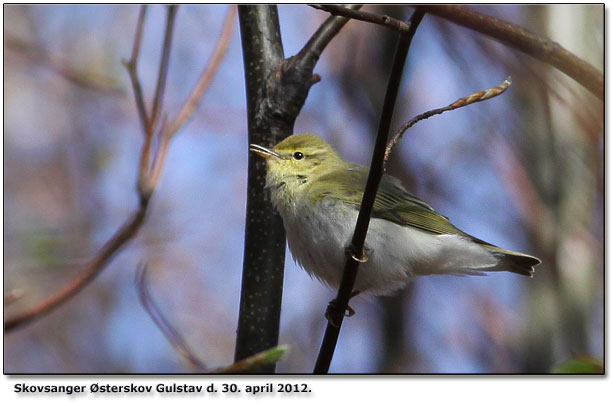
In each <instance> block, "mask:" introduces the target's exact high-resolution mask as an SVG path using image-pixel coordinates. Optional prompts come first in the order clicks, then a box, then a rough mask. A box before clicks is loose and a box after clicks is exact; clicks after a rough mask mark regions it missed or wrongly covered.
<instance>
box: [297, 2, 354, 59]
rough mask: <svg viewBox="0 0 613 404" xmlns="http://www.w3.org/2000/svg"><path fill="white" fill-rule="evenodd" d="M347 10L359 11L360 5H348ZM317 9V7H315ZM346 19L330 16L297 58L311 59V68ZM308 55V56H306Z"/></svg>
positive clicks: (345, 22)
mask: <svg viewBox="0 0 613 404" xmlns="http://www.w3.org/2000/svg"><path fill="white" fill-rule="evenodd" d="M313 7H315V6H313ZM345 7H346V9H348V10H359V9H360V8H361V7H362V5H361V4H350V5H348V6H345ZM315 8H317V7H315ZM348 21H349V18H348V17H342V16H334V15H332V16H330V17H328V18H327V19H326V20H325V21H324V22H323V23H322V24H321V25H320V26H319V28H317V31H315V33H314V34H313V35H312V36H311V38H309V40H308V41H307V43H306V44H305V45H304V46H303V47H302V49H301V50H300V52H299V53H298V55H297V56H298V57H299V58H306V57H311V58H312V59H313V62H312V64H313V66H315V63H316V62H317V60H318V59H319V57H320V56H321V54H322V52H323V51H324V49H325V48H326V46H328V44H329V43H330V41H331V40H332V39H333V38H334V37H335V36H336V34H338V32H339V31H340V30H341V28H343V27H344V26H345V24H347V22H348ZM307 55H309V56H307Z"/></svg>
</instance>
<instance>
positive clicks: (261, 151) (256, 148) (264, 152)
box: [249, 144, 281, 159]
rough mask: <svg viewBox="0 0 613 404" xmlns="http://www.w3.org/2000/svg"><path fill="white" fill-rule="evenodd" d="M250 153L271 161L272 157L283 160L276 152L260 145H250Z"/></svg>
mask: <svg viewBox="0 0 613 404" xmlns="http://www.w3.org/2000/svg"><path fill="white" fill-rule="evenodd" d="M249 151H252V152H254V153H255V154H257V155H260V156H262V157H264V158H265V159H269V158H271V157H275V158H281V155H280V154H279V153H277V152H276V151H274V150H271V149H267V148H266V147H264V146H260V145H259V144H250V145H249Z"/></svg>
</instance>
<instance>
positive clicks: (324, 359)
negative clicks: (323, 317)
mask: <svg viewBox="0 0 613 404" xmlns="http://www.w3.org/2000/svg"><path fill="white" fill-rule="evenodd" d="M423 16H424V12H423V11H422V10H421V9H420V8H417V9H416V10H415V12H414V13H413V15H412V16H411V20H410V22H409V23H410V26H409V31H408V32H407V34H406V35H401V36H399V38H398V45H397V48H396V55H395V56H394V63H393V65H392V71H391V73H390V78H389V81H388V85H387V90H386V93H385V100H384V102H383V110H382V112H381V119H380V121H379V130H378V131H377V140H376V143H375V149H374V151H373V156H372V161H371V165H370V170H369V172H368V179H367V181H366V189H365V190H364V196H363V197H362V204H361V206H360V212H359V214H358V220H357V223H356V226H355V231H354V233H353V238H352V240H351V246H350V251H351V256H350V257H348V258H347V261H346V264H345V270H344V271H343V277H342V279H341V284H340V287H339V289H338V293H337V295H336V299H335V304H334V305H331V306H329V307H328V314H329V316H328V318H329V320H328V326H327V327H326V332H325V334H324V339H323V342H322V344H321V349H320V351H319V356H318V357H317V362H316V364H315V369H314V373H327V372H328V369H329V368H330V362H331V361H332V356H333V355H334V350H335V348H336V343H337V341H338V336H339V334H340V329H341V325H342V322H343V317H344V314H345V311H346V310H347V306H348V304H349V299H350V298H351V294H352V292H353V284H354V283H355V278H356V276H357V273H358V265H359V263H360V259H361V257H362V254H363V250H364V242H365V240H366V233H367V231H368V225H369V222H370V214H371V212H372V208H373V206H374V203H375V198H376V195H377V188H378V187H379V183H380V182H381V177H382V176H383V169H384V167H383V165H384V155H385V150H386V144H387V136H388V133H389V130H390V125H391V121H392V115H393V113H394V105H395V103H396V96H397V94H398V89H399V88H400V80H401V79H402V71H403V69H404V63H405V60H406V57H407V55H408V52H409V47H410V45H411V40H412V39H413V36H414V35H415V32H416V30H417V27H418V26H419V23H420V22H421V20H422V18H423ZM356 255H357V256H358V257H360V258H356Z"/></svg>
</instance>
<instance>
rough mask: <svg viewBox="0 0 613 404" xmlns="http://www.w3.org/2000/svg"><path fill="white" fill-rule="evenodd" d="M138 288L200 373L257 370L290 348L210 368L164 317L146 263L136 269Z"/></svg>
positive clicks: (172, 340)
mask: <svg viewBox="0 0 613 404" xmlns="http://www.w3.org/2000/svg"><path fill="white" fill-rule="evenodd" d="M136 289H137V290H138V296H139V298H140V301H141V303H142V305H143V307H144V308H145V310H147V313H149V316H151V318H152V319H153V322H154V323H155V324H156V325H157V326H158V328H159V329H160V331H162V333H163V334H164V336H165V337H166V339H167V340H168V341H169V342H170V344H171V345H172V346H173V348H174V349H175V350H176V351H177V352H178V353H179V354H180V355H181V356H182V357H183V358H184V359H185V360H186V361H187V362H188V363H189V364H190V365H191V366H192V367H193V368H194V369H195V370H197V371H199V372H200V373H224V374H225V373H230V374H232V373H245V372H249V371H253V370H257V369H258V368H259V367H261V366H264V365H270V364H274V363H276V362H277V361H278V360H279V359H281V357H282V356H283V355H284V354H285V353H286V352H287V351H288V350H289V347H288V346H287V345H281V346H277V347H274V348H271V349H268V350H266V351H264V352H260V353H257V354H255V355H253V356H250V357H248V358H245V359H243V360H241V361H238V362H235V363H233V364H231V365H229V366H226V367H223V368H218V369H214V370H210V369H208V368H207V367H206V365H205V364H204V362H202V360H200V359H199V358H198V357H197V356H196V355H195V354H194V353H193V351H192V349H191V348H190V347H189V345H188V344H187V342H186V341H185V339H183V336H182V335H181V334H180V333H179V332H178V331H177V330H176V329H175V328H174V327H173V326H172V324H170V322H169V321H168V320H167V319H166V317H164V315H163V314H162V312H161V310H160V309H159V307H158V305H157V304H156V303H155V301H154V300H153V297H152V296H151V291H150V290H149V282H148V278H147V266H146V265H141V266H140V267H139V268H138V270H137V271H136Z"/></svg>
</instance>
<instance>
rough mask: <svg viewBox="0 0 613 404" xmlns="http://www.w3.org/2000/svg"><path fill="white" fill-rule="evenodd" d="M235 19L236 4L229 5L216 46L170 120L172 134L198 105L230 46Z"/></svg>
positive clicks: (169, 129)
mask: <svg viewBox="0 0 613 404" xmlns="http://www.w3.org/2000/svg"><path fill="white" fill-rule="evenodd" d="M235 19H236V5H230V6H229V8H228V11H227V13H226V18H225V21H224V24H223V28H222V30H221V36H220V38H219V40H218V41H217V46H216V47H215V50H214V51H213V55H212V56H211V59H210V60H209V62H208V63H207V64H206V67H205V68H204V69H203V70H202V73H201V74H200V78H199V79H198V82H197V83H196V85H195V86H194V88H193V89H192V91H191V93H190V94H189V96H188V97H187V99H186V100H185V102H184V103H183V107H182V108H181V111H180V112H179V113H178V114H177V117H176V118H175V119H174V120H173V121H172V122H171V124H170V126H169V128H168V131H169V132H171V133H172V134H175V133H176V132H178V131H179V129H181V128H182V127H183V125H184V124H185V121H187V118H188V117H189V116H191V114H192V113H193V112H194V110H195V109H196V107H197V106H198V102H199V101H200V99H201V98H202V94H204V92H205V91H206V89H207V88H208V86H209V84H210V83H211V80H212V78H213V77H214V76H215V74H216V73H217V70H218V69H219V65H220V64H221V61H222V59H223V57H224V55H225V54H226V52H227V51H228V47H229V46H230V39H232V31H233V28H234V21H235Z"/></svg>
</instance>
